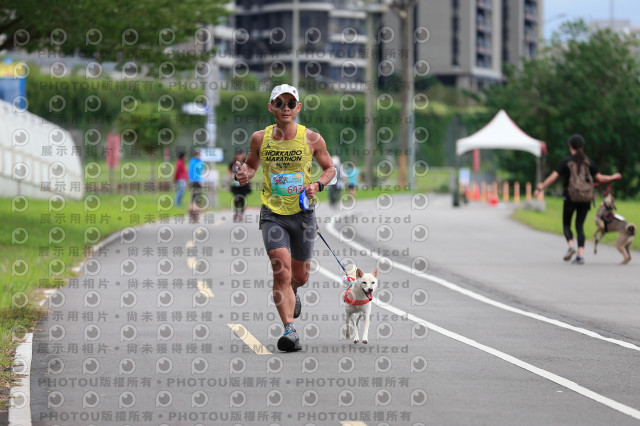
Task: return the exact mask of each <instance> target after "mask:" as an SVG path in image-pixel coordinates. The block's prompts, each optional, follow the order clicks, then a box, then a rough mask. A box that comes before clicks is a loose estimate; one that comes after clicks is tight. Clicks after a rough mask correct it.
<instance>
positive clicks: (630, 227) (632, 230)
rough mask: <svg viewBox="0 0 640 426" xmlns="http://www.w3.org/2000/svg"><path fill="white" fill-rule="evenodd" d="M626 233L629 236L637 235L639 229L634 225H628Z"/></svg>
mask: <svg viewBox="0 0 640 426" xmlns="http://www.w3.org/2000/svg"><path fill="white" fill-rule="evenodd" d="M625 231H627V234H628V235H636V232H637V231H638V227H637V226H636V225H635V224H634V223H628V224H627V227H626V228H625Z"/></svg>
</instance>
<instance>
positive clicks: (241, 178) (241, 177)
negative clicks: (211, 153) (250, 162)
mask: <svg viewBox="0 0 640 426" xmlns="http://www.w3.org/2000/svg"><path fill="white" fill-rule="evenodd" d="M233 167H234V169H235V170H236V174H235V178H236V180H237V181H238V183H240V185H246V184H248V183H249V174H248V173H247V165H246V164H245V163H241V162H239V161H236V164H235V165H234V166H233Z"/></svg>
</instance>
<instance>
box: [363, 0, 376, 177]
mask: <svg viewBox="0 0 640 426" xmlns="http://www.w3.org/2000/svg"><path fill="white" fill-rule="evenodd" d="M367 6H368V8H367V9H368V10H367V55H368V56H367V68H366V69H365V78H364V80H365V84H370V85H371V86H370V87H366V88H365V91H364V93H365V101H364V118H365V123H364V148H365V170H366V171H367V173H366V183H367V187H369V188H372V187H373V149H374V146H373V131H374V128H375V126H374V123H373V102H374V101H373V97H374V90H375V88H376V86H377V84H376V83H377V82H374V81H373V79H374V78H375V76H374V72H373V67H375V61H374V59H375V55H374V54H373V49H374V44H373V37H374V35H373V7H374V4H373V0H368V4H367Z"/></svg>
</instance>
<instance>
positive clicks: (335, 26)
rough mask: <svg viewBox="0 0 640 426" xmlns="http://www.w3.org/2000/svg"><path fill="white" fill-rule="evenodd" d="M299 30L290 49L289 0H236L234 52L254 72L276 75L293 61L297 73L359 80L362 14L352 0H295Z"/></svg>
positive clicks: (311, 77) (335, 80) (308, 77)
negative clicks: (236, 35)
mask: <svg viewBox="0 0 640 426" xmlns="http://www.w3.org/2000/svg"><path fill="white" fill-rule="evenodd" d="M298 5H299V13H300V21H299V22H300V30H299V34H298V49H297V52H298V53H297V54H296V55H294V46H293V44H294V40H293V15H294V7H295V6H294V2H292V1H291V0H236V17H235V21H236V30H237V31H240V33H239V34H241V35H242V37H241V40H239V41H236V43H235V49H236V54H238V55H239V56H241V57H242V58H244V60H246V62H247V63H248V65H249V67H250V69H251V70H252V71H254V72H256V73H259V74H262V75H263V76H267V75H279V74H281V73H283V72H284V71H285V70H289V75H291V72H290V70H291V67H292V65H293V64H294V63H297V64H298V69H299V73H300V78H301V79H303V80H304V79H306V80H307V81H313V82H322V83H325V84H327V85H328V86H329V85H332V84H334V83H338V82H340V83H357V82H362V81H363V76H364V67H365V65H366V52H365V50H364V46H365V43H366V40H367V39H366V37H367V35H366V34H365V19H366V13H365V12H364V10H362V2H360V1H357V0H315V1H310V0H299V3H298Z"/></svg>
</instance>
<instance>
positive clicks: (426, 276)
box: [327, 215, 640, 351]
mask: <svg viewBox="0 0 640 426" xmlns="http://www.w3.org/2000/svg"><path fill="white" fill-rule="evenodd" d="M343 216H344V215H343ZM334 217H335V216H334ZM327 230H328V231H329V233H330V234H331V235H333V236H334V237H336V238H338V239H339V238H340V234H339V233H338V231H336V229H335V227H334V224H333V222H330V223H328V224H327ZM346 243H347V244H349V245H350V246H352V247H353V248H355V249H357V250H358V251H364V252H365V253H367V254H368V255H369V256H370V257H373V258H374V259H376V260H378V259H380V258H382V257H383V256H381V255H379V254H378V253H375V252H373V251H371V250H369V249H367V248H366V247H364V246H363V245H361V244H358V243H356V242H353V241H350V242H349V241H346ZM387 259H388V258H387ZM388 260H389V261H390V262H391V264H392V265H393V267H394V268H398V269H400V270H401V271H404V272H408V273H410V274H413V275H414V276H416V277H418V278H422V279H425V280H429V281H431V282H433V283H435V284H438V285H441V286H443V287H446V288H448V289H449V290H453V291H455V292H457V293H460V294H463V295H465V296H468V297H470V298H472V299H475V300H477V301H479V302H482V303H486V304H487V305H491V306H494V307H496V308H499V309H503V310H505V311H508V312H512V313H514V314H518V315H522V316H525V317H528V318H531V319H534V320H537V321H541V322H545V323H547V324H551V325H555V326H557V327H560V328H564V329H567V330H571V331H575V332H576V333H580V334H583V335H585V336H589V337H592V338H594V339H598V340H602V341H605V342H608V343H613V344H615V345H618V346H622V347H623V348H627V349H633V350H634V351H640V347H639V346H636V345H634V344H633V343H630V342H625V341H624V340H619V339H613V338H611V337H605V336H603V335H601V334H598V333H596V332H594V331H591V330H587V329H585V328H581V327H576V326H574V325H571V324H568V323H566V322H562V321H559V320H556V319H553V318H548V317H545V316H544V315H540V314H535V313H533V312H528V311H525V310H522V309H519V308H515V307H513V306H509V305H507V304H505V303H502V302H498V301H497V300H493V299H490V298H488V297H486V296H483V295H481V294H478V293H476V292H474V291H471V290H468V289H466V288H462V287H460V286H458V285H456V284H454V283H452V282H450V281H447V280H445V279H443V278H440V277H437V276H435V275H431V274H425V273H423V272H418V271H414V270H413V269H412V268H410V267H409V266H407V265H403V264H402V263H398V262H394V261H393V260H391V259H388Z"/></svg>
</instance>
